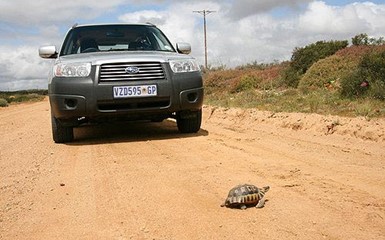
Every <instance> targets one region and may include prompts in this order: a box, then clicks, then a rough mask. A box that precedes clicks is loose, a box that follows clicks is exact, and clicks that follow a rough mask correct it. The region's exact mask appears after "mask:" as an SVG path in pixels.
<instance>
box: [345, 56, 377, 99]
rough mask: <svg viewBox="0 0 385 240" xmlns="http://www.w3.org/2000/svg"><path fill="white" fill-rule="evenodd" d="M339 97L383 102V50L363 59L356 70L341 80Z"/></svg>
mask: <svg viewBox="0 0 385 240" xmlns="http://www.w3.org/2000/svg"><path fill="white" fill-rule="evenodd" d="M341 95H342V96H344V97H350V98H351V97H364V96H368V97H371V98H376V99H380V100H385V50H382V51H379V52H377V51H373V52H370V53H368V54H366V55H365V56H364V57H363V59H362V61H361V62H360V64H359V66H358V68H357V70H356V71H354V72H353V73H352V74H351V75H349V76H347V77H345V78H344V79H343V80H342V82H341Z"/></svg>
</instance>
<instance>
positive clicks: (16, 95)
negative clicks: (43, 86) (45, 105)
mask: <svg viewBox="0 0 385 240" xmlns="http://www.w3.org/2000/svg"><path fill="white" fill-rule="evenodd" d="M47 94H48V91H47V90H23V91H12V92H0V107H7V106H9V104H15V103H21V102H37V101H42V100H43V99H44V98H45V96H46V95H47Z"/></svg>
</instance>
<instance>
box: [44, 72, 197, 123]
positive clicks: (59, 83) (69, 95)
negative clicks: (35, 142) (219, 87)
mask: <svg viewBox="0 0 385 240" xmlns="http://www.w3.org/2000/svg"><path fill="white" fill-rule="evenodd" d="M167 67H168V66H167V65H166V66H163V68H164V69H165V73H166V74H165V75H166V77H165V79H164V80H160V81H154V82H147V81H130V82H127V81H123V82H108V83H105V82H103V83H100V82H99V81H98V80H97V79H98V77H97V76H98V74H95V73H98V70H99V69H98V68H97V67H95V68H94V69H93V72H92V73H91V76H95V77H88V78H58V77H54V78H53V79H52V81H51V83H50V84H49V99H50V104H51V111H52V115H53V116H54V117H55V118H57V119H60V120H64V121H65V120H68V121H73V120H76V119H80V118H83V119H84V118H85V119H90V120H92V119H108V118H109V117H110V116H124V118H126V119H151V118H154V117H156V116H162V117H163V118H166V117H168V116H171V115H172V114H173V113H175V112H180V111H196V110H199V109H201V107H202V105H203V95H204V90H203V81H202V76H201V73H200V72H194V73H182V74H174V73H172V72H171V70H169V68H167ZM142 84H143V85H146V84H156V85H157V88H158V95H157V96H154V97H141V98H138V97H137V98H124V99H114V97H113V87H114V86H130V85H133V86H135V85H142Z"/></svg>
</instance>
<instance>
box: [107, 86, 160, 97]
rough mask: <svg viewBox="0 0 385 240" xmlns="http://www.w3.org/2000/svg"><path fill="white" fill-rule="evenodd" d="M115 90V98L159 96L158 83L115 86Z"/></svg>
mask: <svg viewBox="0 0 385 240" xmlns="http://www.w3.org/2000/svg"><path fill="white" fill-rule="evenodd" d="M113 92H114V98H129V97H151V96H157V94H158V89H157V86H156V85H139V86H115V87H114V88H113Z"/></svg>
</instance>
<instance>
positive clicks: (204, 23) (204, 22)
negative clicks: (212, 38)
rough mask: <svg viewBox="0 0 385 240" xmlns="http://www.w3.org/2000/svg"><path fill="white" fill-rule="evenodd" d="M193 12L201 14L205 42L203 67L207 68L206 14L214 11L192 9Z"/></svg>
mask: <svg viewBox="0 0 385 240" xmlns="http://www.w3.org/2000/svg"><path fill="white" fill-rule="evenodd" d="M193 12H194V13H199V14H202V15H203V31H204V34H203V35H204V44H205V68H206V69H207V37H206V34H207V33H206V31H207V30H206V15H208V14H210V13H213V12H216V11H210V10H202V11H193Z"/></svg>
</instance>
